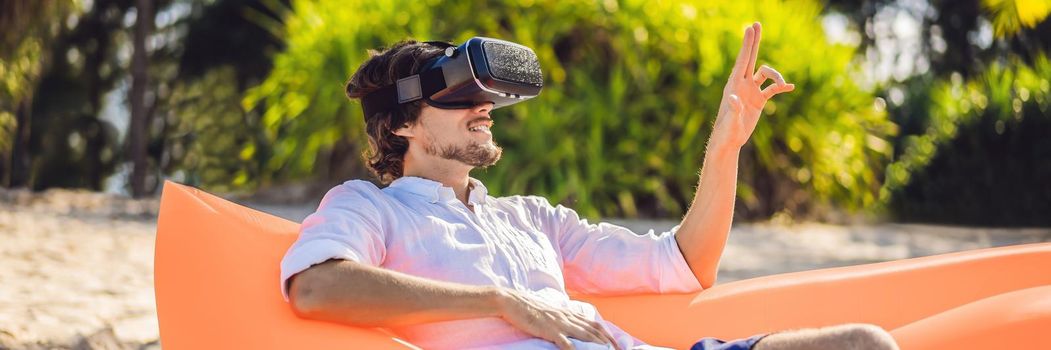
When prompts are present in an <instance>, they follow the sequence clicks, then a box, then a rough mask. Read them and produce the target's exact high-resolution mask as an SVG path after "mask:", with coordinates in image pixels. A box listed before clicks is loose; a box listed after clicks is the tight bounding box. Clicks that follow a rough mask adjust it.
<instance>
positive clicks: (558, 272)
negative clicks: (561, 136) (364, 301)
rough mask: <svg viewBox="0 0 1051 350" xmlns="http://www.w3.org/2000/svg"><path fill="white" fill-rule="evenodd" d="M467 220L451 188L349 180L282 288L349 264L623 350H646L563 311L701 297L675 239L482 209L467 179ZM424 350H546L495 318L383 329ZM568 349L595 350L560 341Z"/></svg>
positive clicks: (409, 180) (309, 225)
mask: <svg viewBox="0 0 1051 350" xmlns="http://www.w3.org/2000/svg"><path fill="white" fill-rule="evenodd" d="M470 182H471V184H472V185H473V189H472V190H470V192H469V202H470V203H471V204H472V206H473V207H474V211H473V212H472V211H471V210H469V209H468V208H467V207H466V206H464V204H463V202H460V201H459V200H457V199H456V195H455V193H454V192H453V189H452V188H449V187H446V186H444V185H442V184H441V183H440V182H436V181H432V180H428V179H423V178H419V177H409V176H406V177H401V178H399V179H397V180H395V181H393V182H392V183H391V184H390V186H388V187H386V188H384V189H382V190H381V189H379V188H377V187H376V186H375V185H373V184H372V183H369V182H366V181H361V180H352V181H347V182H346V183H343V184H342V185H339V186H336V187H334V188H333V189H332V190H330V191H329V192H328V193H327V194H326V195H325V197H324V199H322V201H321V205H320V206H319V207H318V209H317V211H316V212H314V213H313V214H311V215H310V216H308V217H307V218H306V219H305V220H304V221H303V224H302V226H301V228H300V233H299V238H298V240H296V242H295V244H293V245H292V247H291V248H289V250H288V252H287V253H286V255H285V257H284V260H282V261H281V288H282V292H283V293H285V294H284V295H285V299H286V300H287V299H288V294H287V293H288V291H287V289H286V288H287V284H286V281H287V280H288V278H289V277H291V276H292V275H294V274H296V273H299V272H300V271H303V270H305V269H307V268H308V267H310V266H311V265H314V264H318V263H321V262H324V261H326V260H329V259H345V260H352V261H356V262H359V263H363V264H368V265H372V266H378V267H382V268H386V269H390V270H394V271H399V272H403V273H407V274H411V275H415V276H420V277H425V278H430V279H434V280H441V281H448V282H456V283H462V284H469V285H488V286H499V287H504V288H511V289H515V290H517V291H521V292H525V293H529V294H531V295H533V296H535V297H537V298H540V299H542V300H544V301H546V302H549V303H551V304H553V305H557V306H559V307H564V308H568V309H571V310H576V311H577V312H580V313H581V314H583V315H585V316H587V317H588V318H590V319H592V320H595V321H598V322H600V323H601V324H603V325H604V326H605V327H606V329H607V331H609V332H610V334H612V335H613V337H614V338H615V339H616V340H617V342H618V343H619V344H620V346H621V347H622V348H625V349H631V348H647V346H645V344H644V343H643V342H642V341H640V340H638V339H636V338H634V337H632V336H630V335H628V334H627V333H625V332H624V331H623V330H621V329H620V328H618V327H617V326H615V325H613V324H612V323H609V322H607V321H605V320H602V318H601V317H600V316H599V314H598V312H597V311H596V309H595V307H594V306H592V305H590V304H587V303H584V302H580V301H575V300H570V299H569V296H568V295H567V294H566V289H567V288H568V289H571V290H574V291H577V292H581V293H587V294H628V293H681V292H695V291H699V290H701V286H700V284H699V283H698V282H697V279H696V278H694V276H693V273H692V272H691V271H690V268H689V266H688V265H687V264H686V261H685V259H684V258H683V256H682V253H681V252H680V251H679V247H678V245H677V244H676V242H675V237H674V233H675V231H676V230H677V229H678V226H676V227H674V228H672V229H671V231H670V232H665V233H664V234H661V235H657V234H654V231H653V230H650V231H649V233H647V234H645V235H637V234H635V233H634V232H631V231H630V230H628V229H627V228H624V227H621V226H617V225H612V224H608V223H599V224H597V225H596V224H590V223H588V221H587V220H585V219H581V218H580V217H579V216H578V215H577V213H576V212H575V211H573V210H572V209H569V208H566V207H564V206H562V205H558V206H552V205H551V204H550V203H549V202H548V200H547V199H545V198H543V197H538V196H509V197H500V198H496V197H492V196H489V195H488V194H487V191H486V188H485V186H484V185H482V183H481V182H480V181H478V180H476V179H474V178H471V179H470ZM394 331H395V332H396V333H398V334H399V335H400V336H401V337H403V338H404V339H405V340H407V341H410V342H412V343H414V344H416V345H418V346H421V347H423V348H424V349H468V348H472V349H477V348H499V349H557V347H556V346H555V345H554V344H552V343H550V342H547V341H545V340H542V339H539V338H534V337H532V336H530V335H529V334H526V333H524V332H522V331H520V330H518V329H517V328H515V327H513V326H512V325H511V324H509V323H507V322H506V321H504V320H503V319H501V318H498V317H487V318H478V319H466V320H456V321H443V322H433V323H426V324H419V325H413V326H407V327H401V328H397V329H394ZM570 340H571V341H572V342H573V343H574V345H575V346H576V347H577V349H604V348H605V347H604V346H601V345H598V344H594V343H586V342H583V341H578V340H576V339H570Z"/></svg>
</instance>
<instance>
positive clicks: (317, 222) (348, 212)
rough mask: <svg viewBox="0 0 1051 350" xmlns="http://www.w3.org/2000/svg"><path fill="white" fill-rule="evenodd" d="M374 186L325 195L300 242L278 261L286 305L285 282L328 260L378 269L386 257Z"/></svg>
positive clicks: (356, 184) (361, 184)
mask: <svg viewBox="0 0 1051 350" xmlns="http://www.w3.org/2000/svg"><path fill="white" fill-rule="evenodd" d="M382 196H383V194H382V192H380V191H379V189H378V188H376V187H375V185H373V184H371V183H368V182H365V181H360V180H355V181H349V182H347V183H344V184H342V185H340V186H336V187H334V188H333V189H331V190H329V191H328V193H326V194H325V197H324V198H323V199H322V200H321V204H320V205H319V206H318V209H317V211H315V212H314V213H313V214H310V215H309V216H307V218H306V219H304V220H303V223H302V224H301V225H300V227H299V238H298V239H296V241H295V243H293V244H292V246H291V247H289V249H288V251H287V252H286V253H285V257H284V258H283V259H282V260H281V294H282V295H283V296H284V298H285V301H288V283H287V282H288V279H289V278H291V277H292V276H294V275H295V274H297V273H299V272H302V271H303V270H306V269H307V268H309V267H311V266H313V265H315V264H319V263H322V262H325V261H327V260H329V259H343V260H350V261H355V262H359V263H363V264H368V265H372V266H379V265H380V264H381V263H382V262H383V258H384V256H385V255H386V252H387V251H386V246H385V241H386V239H385V232H386V231H387V230H385V229H384V223H383V220H382V216H381V211H380V210H381V206H380V205H378V203H376V201H377V200H381V198H382Z"/></svg>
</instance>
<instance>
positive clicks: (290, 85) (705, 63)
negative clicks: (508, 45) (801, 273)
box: [243, 0, 895, 217]
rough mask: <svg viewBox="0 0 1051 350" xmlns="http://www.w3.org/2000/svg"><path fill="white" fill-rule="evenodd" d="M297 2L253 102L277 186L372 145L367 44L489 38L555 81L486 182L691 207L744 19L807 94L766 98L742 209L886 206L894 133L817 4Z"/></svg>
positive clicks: (508, 115) (505, 122) (656, 208)
mask: <svg viewBox="0 0 1051 350" xmlns="http://www.w3.org/2000/svg"><path fill="white" fill-rule="evenodd" d="M293 9H294V13H293V14H292V15H291V16H290V17H289V18H288V19H287V22H286V28H285V33H286V35H287V38H286V40H287V50H286V51H285V52H283V53H281V54H280V55H278V56H277V57H276V59H275V62H274V63H275V65H274V70H273V71H272V74H271V75H270V77H269V78H268V79H267V80H266V81H265V82H264V83H263V84H261V85H260V86H258V87H256V88H254V89H252V90H250V91H249V93H248V94H247V96H246V97H245V99H244V101H243V104H244V107H245V108H246V109H252V108H257V107H259V108H262V110H263V112H262V113H263V124H264V126H265V128H266V135H265V136H266V138H267V140H269V142H271V143H272V144H273V153H272V154H270V156H269V158H268V159H266V166H265V167H264V168H263V169H261V172H260V173H259V176H260V177H263V178H275V179H280V178H301V177H305V176H307V175H309V173H310V172H311V169H313V164H314V162H316V161H317V159H316V155H317V154H318V153H319V152H320V151H322V150H324V149H325V148H326V147H329V146H330V145H332V144H333V143H335V142H336V141H337V140H339V139H342V138H350V139H353V140H355V142H358V143H359V144H360V145H362V146H363V147H364V145H365V144H366V141H365V137H364V132H363V131H362V128H363V122H362V119H361V112H360V107H359V106H358V105H357V104H356V103H349V102H347V100H346V99H345V97H344V96H343V89H342V87H343V83H344V81H345V80H346V79H347V78H348V77H349V76H350V75H351V74H352V73H353V72H354V70H355V69H356V67H357V66H358V65H359V64H361V63H362V62H363V61H364V59H365V58H366V57H367V56H366V50H367V49H373V48H379V47H382V46H384V45H387V44H390V43H393V42H395V41H398V40H402V39H405V38H408V37H413V38H418V39H422V40H432V39H448V40H453V41H455V42H461V41H462V40H465V39H467V38H470V37H472V36H475V35H481V36H491V37H497V38H505V39H509V40H513V41H516V42H519V43H522V44H524V45H527V46H529V47H532V48H533V49H534V50H535V51H536V52H537V55H538V56H539V57H540V60H541V67H542V68H543V69H544V74H545V83H546V86H545V88H544V91H543V92H542V93H541V95H540V96H539V97H538V98H536V99H534V100H531V101H529V102H527V103H522V104H518V105H515V106H513V107H510V108H508V109H506V110H498V111H496V112H495V113H494V118H495V119H496V126H495V128H494V133H495V138H496V140H497V141H498V142H499V143H500V144H501V145H502V146H503V147H504V159H503V160H502V161H501V162H500V163H498V164H497V165H495V166H494V167H491V168H489V169H487V170H484V171H479V172H478V173H477V174H475V176H478V177H480V178H482V179H483V180H484V181H486V183H487V186H489V187H490V189H491V190H492V192H494V193H495V194H498V195H507V194H519V193H530V194H540V195H544V196H547V197H549V198H551V200H552V201H553V202H567V203H570V204H571V205H573V206H574V207H575V208H577V209H578V210H580V211H581V212H582V213H583V214H585V215H589V216H596V215H610V216H635V215H639V214H645V215H662V216H674V215H681V214H682V213H683V212H684V211H685V209H686V208H687V207H688V205H689V201H690V200H691V199H692V196H693V192H694V188H695V186H696V183H697V173H698V169H699V167H700V165H701V164H702V158H703V155H704V150H705V143H706V141H707V139H708V136H709V134H710V132H711V124H712V122H713V120H714V116H715V114H716V111H717V107H718V102H719V100H720V98H721V94H722V86H723V84H724V82H725V80H724V79H726V77H728V76H729V72H730V69H731V64H732V62H733V60H734V56H735V55H736V53H737V51H738V49H739V47H740V42H741V36H742V33H743V28H744V27H745V26H746V25H748V24H749V23H751V22H752V21H756V20H758V21H761V22H762V23H763V26H764V31H763V34H764V35H763V42H762V47H761V48H760V57H759V60H758V63H759V64H764V63H765V64H769V65H771V66H773V67H775V68H777V69H778V70H780V71H781V72H782V73H783V74H784V75H785V77H786V78H787V79H788V80H789V81H792V82H794V83H795V84H796V86H797V89H796V92H795V93H793V94H788V95H782V96H778V97H777V98H776V99H775V101H773V102H772V103H770V104H769V105H768V107H767V111H766V113H764V115H765V117H764V119H763V120H761V121H760V124H759V126H758V128H757V129H756V131H755V134H754V135H753V136H752V138H751V141H750V146H748V147H746V149H745V150H744V152H743V160H742V168H741V172H742V175H741V191H740V196H741V199H742V201H741V202H739V203H741V204H742V208H741V209H742V210H740V211H739V213H743V214H744V215H747V216H751V217H762V216H767V215H770V214H772V213H774V212H776V211H778V210H781V209H782V208H787V210H789V211H792V212H795V213H797V214H805V213H806V212H807V211H808V210H809V209H811V208H812V206H813V205H821V204H834V205H837V206H841V207H846V208H855V209H856V208H860V207H864V206H866V205H869V204H872V203H874V202H875V200H876V194H877V189H878V188H879V184H880V179H879V175H880V174H879V173H878V172H877V171H876V170H874V169H882V168H883V164H884V162H885V159H886V158H887V157H889V155H890V153H891V151H892V150H891V149H890V147H889V144H888V143H887V142H886V141H884V139H885V138H886V137H887V136H889V135H892V134H893V133H894V130H895V129H894V125H893V124H892V123H890V122H888V121H887V120H886V115H885V113H884V112H883V111H882V110H878V109H876V108H875V107H874V104H873V99H874V96H873V95H872V94H871V92H869V91H865V90H863V89H861V88H859V87H858V86H856V85H855V84H854V83H853V81H852V79H851V77H852V74H854V71H853V70H852V69H851V68H850V66H849V62H850V60H851V57H852V55H853V53H854V49H853V48H851V47H845V46H835V45H830V44H828V43H827V42H826V40H825V37H824V33H823V32H822V29H821V27H820V24H819V16H820V11H821V7H820V5H819V4H818V3H817V2H815V1H799V2H791V3H785V2H781V1H773V0H769V1H757V2H709V1H683V2H651V1H638V0H627V1H619V2H618V1H602V2H596V1H553V0H552V1H529V0H526V1H518V2H486V1H462V2H453V3H441V4H439V2H437V1H380V2H374V1H333V0H328V1H295V2H293ZM759 9H762V11H759ZM785 13H791V14H792V16H791V18H789V17H786V16H783V15H782V14H785ZM446 19H454V20H446ZM243 147H253V146H251V145H250V144H244V145H243Z"/></svg>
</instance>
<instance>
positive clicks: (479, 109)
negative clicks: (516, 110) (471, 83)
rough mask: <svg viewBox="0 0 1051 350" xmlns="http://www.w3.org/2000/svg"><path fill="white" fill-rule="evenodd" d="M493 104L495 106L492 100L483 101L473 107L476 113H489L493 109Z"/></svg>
mask: <svg viewBox="0 0 1051 350" xmlns="http://www.w3.org/2000/svg"><path fill="white" fill-rule="evenodd" d="M493 106H495V104H494V103H492V102H483V103H479V104H477V105H474V107H473V108H471V109H472V111H473V112H474V113H476V114H489V111H492V110H493Z"/></svg>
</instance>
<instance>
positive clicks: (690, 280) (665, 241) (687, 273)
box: [660, 225, 704, 293]
mask: <svg viewBox="0 0 1051 350" xmlns="http://www.w3.org/2000/svg"><path fill="white" fill-rule="evenodd" d="M678 230H679V225H675V227H672V228H671V232H669V233H668V234H666V235H664V236H663V237H661V240H662V242H661V243H662V247H661V249H663V250H664V256H665V257H667V259H668V260H669V263H670V264H669V265H668V266H670V268H668V269H665V270H664V271H663V272H664V273H663V274H661V281H660V292H661V293H694V292H699V291H701V290H702V289H704V288H703V287H701V283H700V282H698V281H697V276H694V274H693V270H690V265H689V264H687V263H686V258H685V257H683V255H682V250H680V249H679V244H678V242H676V241H675V235H676V234H677V233H678Z"/></svg>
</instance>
